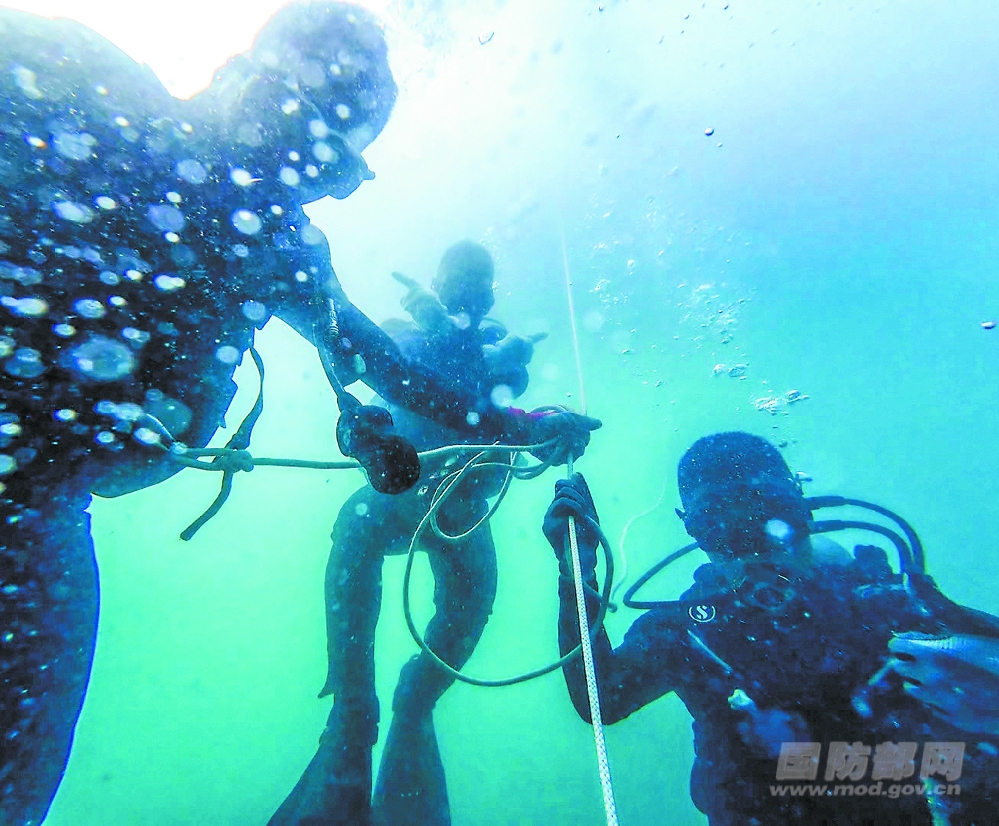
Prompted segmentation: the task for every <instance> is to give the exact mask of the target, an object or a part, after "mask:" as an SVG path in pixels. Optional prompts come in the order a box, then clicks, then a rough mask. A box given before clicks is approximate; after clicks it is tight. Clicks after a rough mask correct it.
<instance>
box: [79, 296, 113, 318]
mask: <svg viewBox="0 0 999 826" xmlns="http://www.w3.org/2000/svg"><path fill="white" fill-rule="evenodd" d="M73 312H75V313H76V314H77V315H80V316H83V317H84V318H102V317H103V316H104V314H105V313H106V312H107V310H106V309H105V307H104V305H103V304H101V302H100V301H98V300H97V299H96V298H81V299H79V300H78V301H75V302H73Z"/></svg>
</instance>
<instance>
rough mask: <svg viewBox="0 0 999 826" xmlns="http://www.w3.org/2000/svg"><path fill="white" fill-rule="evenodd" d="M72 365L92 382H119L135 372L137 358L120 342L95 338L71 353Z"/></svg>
mask: <svg viewBox="0 0 999 826" xmlns="http://www.w3.org/2000/svg"><path fill="white" fill-rule="evenodd" d="M69 359H70V364H71V365H72V367H73V369H74V370H75V371H76V372H77V373H79V374H80V375H82V376H83V377H84V378H87V379H90V380H91V381H98V382H103V381H118V380H119V379H123V378H124V377H125V376H127V375H129V374H130V373H132V371H134V370H135V366H136V361H135V356H133V355H132V351H131V350H130V349H129V348H128V346H127V345H125V344H122V342H120V341H115V340H114V339H110V338H106V337H105V336H94V337H93V338H91V339H90V340H89V341H86V342H84V343H82V344H78V345H76V347H74V348H73V349H72V350H70V351H69Z"/></svg>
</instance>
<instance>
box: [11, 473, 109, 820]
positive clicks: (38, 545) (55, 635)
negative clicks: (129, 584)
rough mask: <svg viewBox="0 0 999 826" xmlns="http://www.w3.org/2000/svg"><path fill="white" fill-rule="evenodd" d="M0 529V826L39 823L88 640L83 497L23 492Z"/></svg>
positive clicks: (93, 580)
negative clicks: (27, 497) (15, 512)
mask: <svg viewBox="0 0 999 826" xmlns="http://www.w3.org/2000/svg"><path fill="white" fill-rule="evenodd" d="M31 498H32V500H33V501H32V502H31V505H30V507H29V508H28V509H27V510H26V511H24V512H22V513H21V514H20V518H19V519H15V520H14V521H13V522H11V521H7V520H3V521H0V737H2V741H0V823H3V824H18V826H25V825H26V824H34V826H37V824H39V823H41V822H42V819H43V818H44V817H45V813H46V812H47V811H48V808H49V805H50V804H51V802H52V798H53V796H54V795H55V793H56V789H57V788H58V786H59V782H60V781H61V780H62V775H63V772H64V771H65V768H66V760H67V759H68V757H69V751H70V746H71V745H72V742H73V730H74V728H75V726H76V720H77V718H78V717H79V715H80V708H81V706H82V704H83V697H84V693H85V691H86V688H87V681H88V680H89V678H90V667H91V664H92V662H93V656H94V641H95V638H96V635H97V605H98V583H97V564H96V560H95V557H94V546H93V541H92V539H91V537H90V515H89V514H88V513H87V512H86V508H87V505H88V504H89V503H90V496H89V495H88V494H86V493H85V492H81V490H80V486H79V485H75V486H74V485H72V484H70V483H66V482H58V483H53V484H52V485H47V484H45V483H44V482H43V481H42V480H38V481H37V482H35V483H34V484H33V488H32V497H31Z"/></svg>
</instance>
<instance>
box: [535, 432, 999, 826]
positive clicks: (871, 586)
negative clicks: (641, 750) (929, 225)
mask: <svg viewBox="0 0 999 826" xmlns="http://www.w3.org/2000/svg"><path fill="white" fill-rule="evenodd" d="M678 481H679V490H680V499H681V502H682V506H683V510H682V512H681V511H677V513H678V514H679V515H680V516H681V519H682V520H683V522H684V526H685V528H686V530H687V532H688V533H689V534H690V535H691V536H692V537H693V538H694V539H695V540H696V545H697V546H700V548H702V549H703V550H704V552H705V553H706V554H707V556H708V559H709V562H708V563H707V564H705V565H702V566H701V567H700V568H698V569H697V571H696V572H695V574H694V584H693V585H692V587H691V588H690V589H689V590H688V591H687V592H686V593H684V594H683V595H682V597H681V598H680V599H679V600H678V601H676V602H662V603H655V604H654V607H652V608H651V609H650V610H648V611H647V613H645V614H643V615H642V616H641V617H639V619H637V620H636V621H635V622H634V623H633V624H632V626H631V628H630V629H629V630H628V632H627V633H626V635H625V637H624V640H623V642H622V643H621V645H620V646H618V647H617V648H613V649H612V647H611V645H610V642H609V640H608V637H607V634H606V632H605V631H604V630H602V629H601V630H600V631H599V633H598V634H597V635H596V637H595V638H594V647H593V658H594V665H595V671H596V679H597V684H598V686H599V689H600V700H601V705H602V710H601V713H602V716H603V722H604V723H607V724H612V723H615V722H618V721H619V720H622V719H624V718H625V717H628V716H629V715H630V714H632V713H634V712H635V711H637V710H638V709H640V708H642V707H644V706H646V705H648V704H649V703H651V702H653V701H655V700H657V699H658V698H660V697H662V696H664V695H666V694H669V693H670V692H676V694H677V695H678V696H679V697H680V699H681V700H682V701H683V703H684V705H685V706H686V707H687V710H688V711H689V712H690V714H691V715H692V717H693V718H694V722H693V732H694V749H695V761H694V766H693V769H692V772H691V778H690V791H691V797H692V799H693V802H694V804H695V805H696V806H697V808H698V809H700V810H701V811H702V812H704V813H705V814H706V815H707V816H708V819H709V822H710V823H711V824H712V826H729V824H766V825H767V826H771V825H772V824H804V823H807V824H837V825H838V824H844V825H845V824H856V825H857V826H859V825H860V824H877V825H878V826H881V825H882V824H894V825H897V826H903V825H904V826H913V825H914V824H926V825H927V826H929V824H931V823H937V824H940V823H950V824H951V826H956V825H957V824H972V823H975V824H983V823H994V822H995V812H996V811H997V806H999V780H997V772H996V768H997V753H999V751H997V746H999V731H997V729H996V728H995V727H994V726H995V721H996V717H997V715H996V711H995V705H996V701H995V697H996V689H997V688H999V663H997V661H996V659H995V656H996V652H997V648H999V620H997V619H996V618H995V617H992V616H990V615H987V614H984V613H982V612H978V611H974V610H972V609H967V608H963V607H961V606H959V605H957V604H955V603H953V602H951V601H950V600H948V599H947V598H946V597H944V596H943V595H942V594H941V593H940V592H939V590H937V588H936V586H935V584H934V583H933V581H932V580H931V579H930V578H929V577H928V576H926V575H925V574H922V573H920V572H917V571H912V570H910V571H908V572H903V573H898V574H896V573H895V572H894V571H893V570H892V568H891V567H890V565H889V564H888V559H887V555H886V554H885V552H884V551H883V550H882V549H880V548H878V547H875V546H869V545H860V546H857V547H856V548H855V550H854V552H853V554H850V553H849V552H848V551H846V550H845V549H844V548H842V547H841V546H839V545H838V544H836V543H834V542H832V541H831V540H828V539H826V538H825V537H821V536H816V535H813V532H814V531H815V530H817V527H816V524H817V523H815V522H814V521H812V514H811V510H810V508H809V505H808V504H807V501H806V500H805V498H804V497H803V495H802V493H801V490H800V487H799V483H798V482H797V480H796V478H795V476H794V475H793V474H792V473H791V472H790V470H789V469H788V466H787V464H786V463H785V461H784V459H783V457H782V456H781V455H780V453H779V452H778V451H777V449H776V448H774V447H773V446H772V445H771V444H770V443H768V442H767V441H765V440H764V439H761V438H758V437H756V436H752V435H749V434H746V433H740V432H732V433H720V434H716V435H713V436H708V437H705V438H702V439H700V440H698V441H697V442H696V443H695V444H694V445H693V446H692V447H691V448H690V449H689V450H688V451H687V452H686V454H685V455H684V456H683V458H682V459H681V460H680V464H679V469H678ZM569 516H573V517H574V518H575V519H576V520H577V530H578V537H579V541H578V546H579V552H580V558H581V559H580V561H581V565H582V571H583V576H584V580H585V581H586V582H587V583H588V584H589V586H591V587H592V588H594V589H595V587H596V575H595V572H594V567H595V564H596V555H595V549H596V546H597V542H598V538H599V536H600V534H599V527H598V525H599V523H598V520H597V515H596V510H595V507H594V504H593V500H592V498H591V496H590V493H589V490H588V488H587V485H586V482H585V480H584V479H583V477H582V476H581V475H579V474H575V475H574V476H573V477H572V478H571V479H570V480H560V481H559V482H557V483H556V493H555V499H554V501H553V503H552V505H551V507H550V508H549V511H548V513H547V515H546V517H545V521H544V533H545V535H546V537H547V538H548V540H549V542H550V543H551V545H552V547H553V549H554V550H555V552H556V555H557V557H558V560H559V570H560V576H559V598H560V616H559V646H560V649H561V651H562V652H563V653H565V652H568V651H570V650H571V649H572V648H573V647H575V646H576V645H578V643H579V628H578V619H577V613H576V598H575V590H574V587H573V582H572V574H571V562H570V561H569V559H568V558H567V554H568V551H567V521H568V517H569ZM689 547H695V546H689ZM683 550H686V549H683ZM586 601H587V606H586V607H587V613H588V615H589V617H590V622H591V623H592V622H593V617H594V616H595V615H596V613H597V609H598V602H599V600H598V598H597V596H596V595H595V591H594V593H593V594H591V593H590V592H589V591H587V599H586ZM563 673H564V676H565V679H566V684H567V687H568V689H569V694H570V696H571V698H572V702H573V705H574V706H575V708H576V710H577V712H578V713H579V715H580V716H581V717H582V718H583V719H584V720H587V721H589V719H590V714H589V706H588V702H587V693H586V685H585V677H584V674H583V667H582V664H581V662H580V661H579V659H578V658H577V659H575V660H573V661H572V662H570V663H569V664H567V665H565V666H564V668H563ZM942 697H946V698H947V700H946V701H944V700H942V699H941V698H942ZM976 716H984V717H985V718H986V719H985V720H981V719H977V720H976V719H975V717H976ZM795 742H797V743H800V744H804V745H809V744H810V745H812V746H815V745H820V748H821V751H822V753H823V754H828V750H829V749H830V748H831V745H830V744H833V743H836V744H839V745H840V746H844V745H847V744H853V745H860V744H866V745H867V746H869V747H872V750H873V749H875V748H877V747H879V746H881V747H882V748H885V749H887V748H888V746H883V745H882V744H902V743H915V744H918V745H919V746H920V747H923V748H925V744H926V743H927V742H932V743H943V744H945V745H947V744H952V743H964V744H965V746H966V750H965V754H964V767H963V768H964V771H963V774H962V775H961V778H960V783H961V791H960V794H959V795H952V796H940V795H934V796H932V797H930V796H928V795H925V794H923V793H922V791H919V792H915V793H913V794H909V795H901V794H895V795H894V796H891V795H892V794H893V793H891V792H882V794H881V795H880V796H847V795H845V794H844V795H842V796H841V795H839V794H836V795H835V796H834V794H833V793H830V794H828V795H826V794H816V795H814V796H807V795H806V796H793V795H791V796H782V795H781V794H780V793H779V792H777V791H775V789H777V785H775V784H779V783H780V780H779V779H778V777H779V775H778V774H777V769H778V761H779V759H780V758H781V751H782V744H784V743H795ZM871 753H872V752H871V751H868V752H867V754H868V755H870V754H871ZM885 754H888V752H887V751H886V752H885ZM911 756H912V755H910V757H911ZM829 759H830V760H832V758H829ZM815 760H816V762H815V770H816V771H817V769H818V762H817V760H818V757H817V756H816V758H815ZM872 760H873V761H874V764H875V766H876V765H877V760H878V752H877V751H874V757H873V758H872ZM866 761H867V757H864V762H863V764H862V766H861V769H863V770H866V765H867V762H866ZM893 765H894V764H893ZM914 765H915V764H914V763H913V764H911V765H906V763H905V761H902V763H900V764H898V765H897V766H895V767H894V768H891V771H890V772H889V779H888V780H886V781H884V786H885V787H887V786H888V785H889V784H890V783H892V782H893V779H892V778H894V780H899V779H903V778H910V779H909V780H905V781H904V782H911V783H914V784H915V787H914V788H919V789H920V790H921V789H922V786H921V785H920V779H919V777H918V776H916V775H914V772H915V771H916V769H915V768H914ZM924 765H925V764H924ZM846 768H850V771H853V768H851V767H849V766H847V767H846ZM841 769H844V766H842V765H840V764H839V763H834V764H827V765H826V771H827V772H829V771H832V772H833V775H832V777H830V776H829V775H828V774H824V775H820V776H818V778H817V781H816V774H815V773H814V772H813V773H812V774H811V775H807V774H799V775H797V778H796V779H794V780H793V782H794V783H802V782H803V781H804V782H819V783H821V782H822V778H823V777H825V778H826V779H828V780H834V779H835V780H842V779H844V778H847V779H849V778H853V779H857V780H859V779H860V778H861V776H862V772H861V774H849V775H845V774H844V773H843V771H841ZM872 776H873V775H867V779H865V780H864V783H862V784H861V785H865V786H867V785H868V784H870V783H871V780H870V779H869V778H870V777H872ZM884 776H885V775H884V774H882V775H881V777H882V778H883V777H884ZM875 779H877V777H875ZM938 779H940V778H938ZM933 780H934V778H933V777H932V776H931V777H930V781H929V782H930V784H931V785H932V782H933ZM832 786H833V783H830V784H829V787H832ZM868 787H869V786H868ZM895 788H896V789H898V788H900V786H896V787H895ZM867 790H868V788H865V789H864V792H866V791H867Z"/></svg>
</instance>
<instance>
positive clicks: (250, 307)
mask: <svg viewBox="0 0 999 826" xmlns="http://www.w3.org/2000/svg"><path fill="white" fill-rule="evenodd" d="M240 311H241V312H242V313H243V315H244V316H245V317H246V318H248V319H249V320H250V321H254V322H256V321H263V320H264V319H266V318H267V307H266V306H264V305H263V304H261V303H260V302H259V301H252V300H251V301H244V302H243V306H242V307H240Z"/></svg>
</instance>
